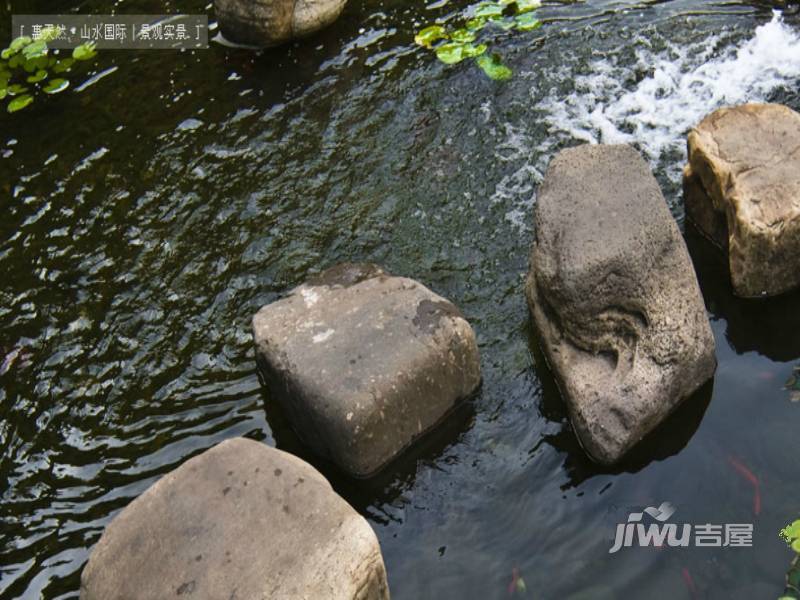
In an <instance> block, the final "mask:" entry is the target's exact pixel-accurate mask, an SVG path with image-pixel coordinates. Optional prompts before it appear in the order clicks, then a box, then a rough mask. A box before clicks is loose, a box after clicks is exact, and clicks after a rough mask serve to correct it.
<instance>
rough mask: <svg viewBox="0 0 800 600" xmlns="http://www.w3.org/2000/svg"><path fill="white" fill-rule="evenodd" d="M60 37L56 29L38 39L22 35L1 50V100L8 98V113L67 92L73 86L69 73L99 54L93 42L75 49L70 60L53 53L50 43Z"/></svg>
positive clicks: (47, 30)
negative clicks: (37, 99)
mask: <svg viewBox="0 0 800 600" xmlns="http://www.w3.org/2000/svg"><path fill="white" fill-rule="evenodd" d="M57 35H58V30H57V29H56V28H54V27H48V28H45V29H43V30H42V32H41V35H40V36H39V37H37V39H35V40H34V39H32V38H30V37H28V36H21V37H18V38H15V39H14V40H13V41H12V42H11V43H10V44H9V45H8V48H5V49H3V50H2V51H0V101H3V100H6V99H8V103H7V104H6V111H7V112H9V113H15V112H17V111H20V110H22V109H23V108H25V107H27V106H30V105H31V104H32V103H33V101H34V98H35V97H36V94H37V93H43V94H48V95H52V94H58V93H59V92H63V91H64V90H66V89H67V88H68V87H69V80H68V79H67V78H66V75H65V74H66V73H69V72H70V71H71V70H72V68H73V67H74V65H75V63H76V61H87V60H90V59H92V58H94V57H95V56H96V55H97V52H96V50H95V44H94V43H92V42H87V43H84V44H81V45H80V46H78V47H77V48H75V49H73V51H72V56H70V57H64V58H62V57H60V56H59V55H57V54H55V53H51V52H50V49H49V48H48V46H47V43H48V42H50V41H52V40H54V39H55V38H56V37H57ZM54 75H56V77H54Z"/></svg>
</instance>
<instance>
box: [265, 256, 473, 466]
mask: <svg viewBox="0 0 800 600" xmlns="http://www.w3.org/2000/svg"><path fill="white" fill-rule="evenodd" d="M253 334H254V336H255V341H256V355H257V359H258V361H259V365H260V367H261V371H262V374H263V376H264V379H265V381H266V383H267V385H268V387H269V390H270V392H271V395H272V397H273V398H275V399H277V400H278V401H279V402H281V404H282V405H283V407H284V410H285V412H286V414H287V416H288V418H289V420H290V422H291V424H292V426H293V428H294V429H295V431H297V433H298V434H299V435H300V437H301V438H302V439H303V440H304V441H305V442H306V443H307V444H308V445H309V446H311V447H312V448H313V449H314V450H315V451H316V452H317V453H319V454H321V455H322V456H324V457H327V458H329V459H330V460H332V461H333V462H335V463H336V464H338V465H339V466H340V467H341V468H342V469H344V470H345V471H347V472H348V473H350V474H352V475H355V476H357V477H366V476H369V475H371V474H373V473H375V472H376V471H378V470H380V469H381V468H382V467H383V466H385V465H386V464H387V463H388V462H389V461H390V460H391V459H392V458H394V457H395V456H396V455H397V454H399V453H400V452H401V451H402V450H403V449H404V448H405V447H406V446H408V445H409V444H410V443H411V442H412V441H413V440H414V439H415V438H416V437H418V436H420V435H421V434H423V433H425V432H426V431H427V430H429V429H430V428H432V427H433V426H434V425H436V424H437V422H439V421H440V420H441V419H443V418H444V417H445V416H446V415H447V414H448V413H449V412H450V410H451V409H453V408H454V407H455V406H456V404H457V403H458V401H459V400H461V399H464V398H465V397H467V396H469V395H470V394H471V393H472V392H473V391H474V390H475V389H476V388H477V387H478V385H479V383H480V361H479V357H478V349H477V345H476V342H475V334H474V333H473V331H472V328H471V327H470V326H469V323H467V321H466V320H465V319H464V318H463V316H462V315H461V313H460V312H459V310H458V309H457V308H456V307H455V306H453V304H451V303H450V302H448V301H447V300H445V299H444V298H442V297H440V296H437V295H436V294H434V293H433V292H431V291H430V290H428V289H427V288H426V287H425V286H423V285H422V284H420V283H418V282H416V281H413V280H411V279H406V278H403V277H392V276H389V275H388V274H386V273H385V272H384V271H382V270H381V269H380V268H378V267H376V266H374V265H351V264H344V265H339V266H337V267H333V268H331V269H328V270H327V271H324V272H323V273H322V274H321V275H319V276H318V277H316V278H314V279H312V280H310V281H308V282H306V283H305V284H303V285H301V286H299V287H297V288H295V289H294V290H292V291H291V292H290V293H289V295H288V297H286V298H283V299H281V300H279V301H277V302H274V303H272V304H269V305H267V306H265V307H264V308H262V309H261V310H260V311H259V312H258V314H256V316H255V317H254V318H253Z"/></svg>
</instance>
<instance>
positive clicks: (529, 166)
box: [0, 0, 800, 600]
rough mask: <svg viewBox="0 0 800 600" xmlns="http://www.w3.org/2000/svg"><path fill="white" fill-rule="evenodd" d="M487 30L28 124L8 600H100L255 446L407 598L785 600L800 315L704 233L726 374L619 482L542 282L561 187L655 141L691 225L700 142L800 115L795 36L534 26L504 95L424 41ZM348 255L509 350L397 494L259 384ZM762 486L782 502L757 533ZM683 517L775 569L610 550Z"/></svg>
mask: <svg viewBox="0 0 800 600" xmlns="http://www.w3.org/2000/svg"><path fill="white" fill-rule="evenodd" d="M114 6H115V9H116V10H118V11H120V12H123V11H124V12H130V13H154V12H163V11H170V10H179V9H180V10H181V11H184V12H195V13H203V12H207V11H210V10H211V9H210V8H207V7H206V5H205V4H204V3H201V2H194V1H189V2H182V3H180V6H178V3H175V2H155V1H154V0H153V1H147V0H133V1H120V2H117V3H115V5H114ZM165 6H166V8H165ZM467 6H468V3H467V2H465V1H463V0H460V1H456V2H450V3H444V4H442V3H441V2H437V3H435V4H432V5H431V6H426V5H424V4H423V3H419V4H417V5H408V4H407V3H403V2H399V1H396V0H387V1H384V2H377V1H375V0H371V1H369V2H368V1H366V0H351V2H350V4H349V5H348V7H347V9H346V10H345V13H344V14H343V16H342V18H341V19H340V20H339V21H338V22H337V23H336V24H335V25H334V26H333V27H331V28H330V29H328V30H326V31H324V32H322V33H321V34H319V35H318V36H316V37H314V38H311V39H309V40H306V41H303V42H301V43H296V44H292V45H290V46H288V47H285V48H280V49H274V50H269V51H265V52H262V53H260V54H258V55H255V54H253V53H251V52H248V51H243V50H236V49H230V48H225V47H222V46H219V45H217V44H215V45H213V46H212V47H211V48H210V49H209V50H205V51H196V52H184V53H172V52H149V53H148V52H104V53H101V55H100V58H99V61H98V63H97V64H96V72H95V73H94V75H103V76H102V77H100V78H99V79H96V80H95V81H94V83H92V84H91V85H88V86H87V87H86V88H85V89H84V90H83V91H81V92H74V93H70V94H63V95H62V96H61V97H59V98H57V99H56V100H57V101H55V100H54V101H53V102H52V103H50V104H47V105H45V104H41V105H40V106H39V107H37V106H36V105H34V106H33V107H32V108H31V109H29V110H28V109H26V111H24V112H23V113H19V114H17V115H13V116H12V117H9V116H0V123H1V125H2V136H0V156H1V157H2V158H0V202H2V208H3V219H2V221H0V283H1V285H0V331H1V332H2V333H0V347H2V356H0V365H2V369H0V373H1V374H0V494H2V504H1V506H0V565H1V566H0V597H2V598H39V597H45V598H77V596H78V587H79V577H80V571H81V568H82V566H83V564H84V563H85V561H86V559H87V557H88V553H89V550H90V549H91V546H92V545H93V544H94V543H95V542H96V541H97V540H98V538H99V536H100V535H101V533H102V530H103V527H104V526H105V525H106V524H107V523H108V522H109V521H110V520H111V518H112V517H113V516H114V515H115V514H117V513H118V512H119V511H120V510H121V509H122V508H123V507H124V506H126V505H127V504H128V503H129V502H130V501H131V500H132V499H133V498H135V497H136V496H137V495H139V494H140V493H142V492H143V491H144V490H145V489H146V488H147V487H148V486H149V485H151V484H152V483H153V482H154V481H156V480H157V479H158V478H159V477H160V476H162V475H163V474H164V473H166V472H168V471H169V470H171V469H174V468H175V467H177V466H178V465H180V464H181V463H182V462H184V461H185V460H186V459H187V458H189V457H191V456H194V455H196V454H198V453H200V452H202V451H203V450H205V449H207V448H209V447H211V446H213V445H214V444H216V443H218V442H220V441H222V440H224V439H227V438H230V437H233V436H238V435H244V436H248V437H251V438H253V439H257V440H261V441H264V442H265V443H267V444H270V445H277V446H278V447H280V448H282V449H285V450H289V451H291V452H295V453H297V454H299V455H300V456H302V457H303V458H306V459H307V460H310V461H311V462H312V463H313V464H315V465H316V466H317V467H319V468H320V469H322V470H323V472H325V473H326V475H328V476H329V477H330V478H331V479H332V481H333V483H334V486H335V487H336V489H337V490H338V491H339V492H340V493H341V494H342V495H343V496H344V497H345V498H347V499H348V501H350V502H351V503H352V504H353V506H355V507H356V508H357V509H358V510H359V511H360V512H361V513H362V514H363V515H364V516H365V517H366V518H367V519H368V520H369V521H370V523H371V524H372V525H373V527H374V528H375V531H376V532H377V535H378V538H379V539H380V542H381V546H382V548H383V552H384V556H385V561H386V566H387V569H388V573H389V580H390V586H391V589H392V596H393V598H395V599H419V598H447V599H450V598H452V599H472V598H475V599H489V598H507V597H509V591H508V585H509V583H510V581H511V573H512V569H514V568H517V569H518V570H519V572H520V574H521V575H522V576H523V577H524V579H525V582H526V584H527V588H528V595H527V597H530V598H540V599H541V598H546V599H550V598H572V599H573V600H575V599H577V598H580V597H583V598H592V599H595V598H599V599H604V598H618V599H623V598H641V597H648V598H653V599H654V600H655V599H662V598H663V599H679V598H692V597H695V598H710V599H717V598H719V599H723V598H725V599H730V598H741V599H743V600H744V599H747V600H751V599H756V598H768V599H769V598H776V597H777V596H778V595H779V594H780V592H781V590H782V587H783V575H784V573H785V571H786V568H787V567H788V564H789V560H790V556H791V555H790V552H789V551H788V549H787V548H786V547H785V544H784V543H783V542H782V541H781V540H780V539H779V538H778V537H777V531H778V530H779V528H780V527H782V526H783V525H785V524H786V523H787V522H789V521H790V520H792V519H794V518H797V517H798V513H800V502H799V501H798V500H797V497H798V496H797V486H796V481H797V468H796V466H795V465H796V457H797V456H798V454H799V453H800V438H798V436H797V422H798V421H797V419H798V410H800V405H798V404H793V403H792V402H791V401H790V396H789V393H788V392H787V391H786V390H784V389H783V383H784V381H786V379H787V378H788V377H789V375H790V374H791V372H792V369H793V367H794V366H795V365H796V364H797V363H798V362H800V317H799V316H798V314H800V312H798V310H797V305H798V304H797V303H798V300H800V296H798V295H797V294H794V295H790V296H787V297H783V298H779V299H775V300H771V301H767V302H753V301H742V300H737V299H735V298H734V297H733V296H732V294H731V289H730V283H729V281H728V280H727V278H726V276H725V271H724V263H722V262H721V259H720V257H719V256H718V255H716V253H715V252H714V251H713V249H711V248H708V247H707V245H706V244H705V242H704V241H703V240H701V239H698V237H697V236H696V235H694V234H693V233H692V232H691V231H689V232H687V238H688V241H689V247H690V250H691V252H692V255H693V258H694V259H695V262H696V263H697V267H698V273H699V277H700V281H701V286H702V288H703V293H704V296H705V299H706V303H707V306H708V310H709V315H710V317H711V319H712V326H713V330H714V334H715V337H716V341H717V355H718V359H719V367H718V369H717V372H716V376H715V378H714V381H713V382H711V383H709V385H707V386H706V387H704V388H703V389H702V390H701V391H700V392H699V393H698V394H697V395H696V396H695V397H693V398H692V399H691V400H690V401H689V402H688V403H687V404H686V405H685V406H684V407H683V408H682V409H681V410H680V411H679V412H678V413H676V414H675V415H674V417H673V418H671V419H670V421H669V422H668V423H666V424H665V425H664V426H663V427H661V428H660V429H659V431H658V432H657V434H655V435H654V436H653V437H652V438H651V439H649V440H647V442H646V443H645V444H643V446H642V447H641V448H640V449H639V450H638V451H637V452H636V453H635V455H634V456H632V457H631V459H630V460H629V461H627V462H626V463H625V464H624V465H622V466H621V467H620V468H618V469H614V470H608V469H601V468H598V467H597V466H595V465H593V464H592V463H591V462H589V461H588V460H587V459H586V457H585V456H584V454H583V453H582V451H581V450H580V448H579V447H578V444H577V442H576V439H575V437H574V435H573V434H572V432H571V430H570V428H569V424H568V421H567V417H566V413H565V409H564V406H563V403H562V402H561V400H560V398H559V397H558V394H557V392H556V390H555V387H554V384H553V382H552V378H551V377H550V376H549V374H548V373H547V371H546V369H545V368H544V365H543V361H542V359H541V355H540V353H539V351H538V349H537V345H536V339H535V337H534V336H533V334H532V332H531V329H530V324H529V318H528V314H527V309H526V306H525V301H524V296H523V289H522V288H523V277H524V273H525V271H526V269H527V254H528V249H529V247H530V243H531V238H532V231H531V229H530V225H531V221H532V219H531V210H532V207H533V205H534V203H535V190H536V186H537V185H538V183H540V181H541V178H542V174H543V172H544V169H545V168H546V166H547V163H548V162H549V160H550V158H551V157H552V156H553V155H554V154H555V153H556V152H557V151H558V150H559V149H560V148H563V147H567V146H571V145H575V144H577V143H583V142H587V141H588V142H627V143H632V144H634V145H636V146H637V147H638V148H639V149H640V150H641V151H642V152H643V153H644V155H645V156H646V157H647V158H648V160H649V161H650V162H651V164H652V166H653V168H654V170H655V173H656V176H657V178H658V179H659V182H660V183H661V185H662V188H663V190H664V193H665V197H666V199H667V202H668V203H669V205H670V207H671V209H672V211H673V213H674V215H675V217H676V219H677V220H678V221H679V222H680V223H683V208H682V199H681V192H680V178H679V175H680V169H681V167H682V165H683V162H684V161H685V150H684V140H685V134H686V131H687V129H688V128H689V127H690V126H691V125H692V124H694V123H695V122H696V121H697V120H699V119H700V118H701V117H702V116H703V115H704V114H706V113H707V112H709V111H711V110H713V109H714V108H715V107H717V106H719V105H722V104H727V103H736V102H742V101H748V100H768V101H778V102H783V103H786V104H788V105H789V106H792V107H793V108H795V109H800V94H798V89H800V88H799V87H798V84H800V16H798V14H797V10H796V9H790V8H787V9H786V10H785V11H784V14H783V17H779V16H776V15H775V14H773V12H772V8H773V6H771V5H769V4H762V3H737V2H703V1H701V0H674V1H671V2H639V3H631V2H618V1H607V0H591V1H589V2H585V3H576V4H575V3H573V4H556V3H551V4H548V5H547V6H545V7H544V8H543V9H542V10H541V14H542V16H543V18H545V20H546V23H545V25H544V27H542V28H541V29H539V30H538V31H536V32H533V33H528V34H523V33H517V34H511V35H509V34H501V33H498V34H497V36H496V40H495V41H494V48H495V49H496V50H497V51H499V52H501V53H502V54H503V56H504V58H505V61H506V62H507V63H508V64H509V66H511V67H512V68H513V69H514V71H515V76H514V78H513V79H512V80H511V81H509V82H506V83H502V84H498V83H496V82H492V81H489V80H488V79H486V78H485V77H484V76H483V74H482V73H481V72H480V71H479V70H478V69H477V68H475V67H474V65H471V64H468V63H465V64H462V65H458V66H455V67H448V66H445V65H442V64H439V63H437V62H436V61H435V58H434V57H433V56H432V55H431V54H430V53H427V52H424V51H422V50H421V49H418V48H415V47H414V44H413V35H414V33H415V31H416V30H418V29H419V28H420V27H422V26H423V25H425V24H427V23H430V22H432V21H433V20H434V19H437V18H439V19H443V20H447V19H457V18H458V16H459V15H460V14H461V13H462V12H463V10H464V9H465V8H466V7H467ZM11 10H12V6H11V5H10V3H7V4H6V5H5V6H2V7H0V34H2V36H3V38H2V39H8V36H9V31H8V27H9V22H10V19H9V18H8V17H9V15H10V14H11ZM13 10H14V11H15V12H19V13H23V12H49V13H54V12H59V11H60V12H69V11H80V12H103V11H107V10H108V7H107V5H105V3H102V2H99V1H86V2H75V1H74V0H71V1H67V0H64V1H58V2H54V1H53V0H48V1H47V2H45V1H44V0H29V1H22V0H20V1H18V2H15V3H14V6H13ZM91 75H92V74H89V75H86V78H87V79H88V78H89V77H90V76H91ZM344 260H351V261H363V260H366V261H373V262H377V263H380V264H382V265H384V266H385V267H386V268H387V269H388V270H389V271H391V272H393V273H396V274H402V275H407V276H412V277H414V278H417V279H419V280H420V281H422V282H424V283H426V284H427V285H428V286H429V287H431V288H432V289H433V290H435V291H436V292H438V293H440V294H443V295H445V296H446V297H448V298H450V299H452V300H453V301H454V302H456V304H458V305H459V306H460V307H461V308H462V310H463V311H464V313H465V314H466V315H467V317H468V318H469V320H470V321H471V323H472V324H473V326H474V328H475V330H476V332H477V335H478V340H479V344H480V350H481V354H482V368H483V374H484V383H483V386H482V389H481V391H480V393H479V394H478V396H477V397H476V398H475V399H474V400H473V401H472V402H471V403H470V404H469V405H468V406H466V407H465V408H464V410H462V411H461V413H460V414H457V415H455V416H454V418H453V419H452V420H451V421H450V422H448V423H447V425H446V426H445V427H443V428H442V429H441V430H439V431H437V432H436V433H435V434H434V435H432V436H430V437H429V438H427V439H426V440H425V441H424V443H422V444H420V445H419V446H418V447H416V448H415V449H414V450H413V451H412V452H410V453H408V454H407V455H405V456H404V457H403V458H402V459H401V460H400V461H398V462H397V463H395V464H393V465H392V467H391V468H390V469H389V470H388V471H387V472H386V473H384V474H383V475H382V476H380V477H378V478H376V479H375V480H372V481H369V482H355V481H351V480H348V479H347V478H345V477H343V476H341V475H339V474H337V473H336V471H335V470H334V469H332V468H331V467H330V466H329V465H326V464H324V463H322V462H321V461H319V460H317V459H316V458H315V457H314V456H312V455H310V454H309V453H308V452H307V451H306V450H305V449H304V448H303V447H302V445H300V443H299V442H298V440H297V438H296V437H295V436H294V435H293V434H292V432H291V431H290V429H289V428H288V426H287V424H286V421H285V419H284V416H283V415H282V414H281V412H280V410H279V409H278V407H277V406H276V405H275V404H274V403H273V402H272V401H271V400H270V398H269V397H268V396H266V395H265V394H264V392H263V391H262V389H261V386H260V385H259V381H258V377H257V375H256V373H255V363H254V358H253V348H252V340H251V334H250V329H249V327H250V326H249V322H250V318H251V316H252V315H253V314H254V313H255V312H256V311H257V310H258V308H259V307H260V306H262V305H263V304H265V303H268V302H271V301H273V300H275V299H276V298H278V297H279V296H280V294H281V293H283V292H285V291H286V290H288V289H289V288H291V287H292V286H294V285H296V284H299V283H300V282H302V281H303V280H304V279H305V278H307V277H308V276H309V275H311V274H314V273H316V272H318V271H320V270H321V269H323V268H325V267H327V266H330V265H332V264H334V263H336V262H339V261H344ZM733 461H736V462H738V463H741V464H743V465H745V466H746V467H747V468H748V469H750V470H751V471H752V472H753V473H754V474H756V476H757V477H758V478H759V481H760V492H761V496H762V503H761V507H760V510H759V511H758V514H755V512H756V510H755V509H756V507H755V505H754V490H753V487H752V486H751V484H750V483H749V482H748V481H747V480H746V479H745V478H743V477H742V476H741V474H740V473H739V472H738V471H737V470H736V469H735V468H734V467H733V466H732V464H733ZM663 501H669V502H671V503H673V504H674V505H675V506H676V507H677V510H678V512H677V513H676V515H675V519H676V520H677V522H688V523H697V524H701V523H753V524H754V527H755V534H754V546H753V548H752V549H732V548H728V549H713V548H691V549H668V550H656V549H653V548H648V549H638V548H637V549H632V550H628V551H624V552H620V553H618V554H614V555H610V554H608V550H609V548H610V547H611V543H612V541H613V536H614V528H615V525H616V523H618V522H621V521H624V520H625V519H626V518H627V515H628V513H629V512H630V511H631V510H641V508H642V507H644V506H647V505H655V506H657V505H659V504H660V503H661V502H663ZM690 582H691V583H690ZM580 594H583V596H581V595H580ZM515 597H524V596H519V594H517V595H516V596H515Z"/></svg>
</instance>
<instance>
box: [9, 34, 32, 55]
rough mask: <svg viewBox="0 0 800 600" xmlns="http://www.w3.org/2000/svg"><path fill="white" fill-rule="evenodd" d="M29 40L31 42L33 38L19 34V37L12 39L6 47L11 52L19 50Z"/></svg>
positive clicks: (28, 42)
mask: <svg viewBox="0 0 800 600" xmlns="http://www.w3.org/2000/svg"><path fill="white" fill-rule="evenodd" d="M31 42H33V40H32V39H31V38H29V37H28V36H27V35H23V36H20V37H18V38H16V39H14V40H13V41H12V42H11V43H10V44H9V45H8V49H9V50H11V52H19V51H20V50H22V49H23V48H24V47H25V46H27V45H28V44H30V43H31Z"/></svg>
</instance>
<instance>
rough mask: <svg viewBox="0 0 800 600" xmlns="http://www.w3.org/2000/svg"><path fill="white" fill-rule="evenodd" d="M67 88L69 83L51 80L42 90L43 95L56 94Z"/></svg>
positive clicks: (63, 80) (64, 80)
mask: <svg viewBox="0 0 800 600" xmlns="http://www.w3.org/2000/svg"><path fill="white" fill-rule="evenodd" d="M68 87H69V81H67V80H66V79H51V80H50V81H48V82H47V85H46V86H44V87H43V88H42V91H43V92H44V93H45V94H57V93H59V92H63V91H64V90H65V89H67V88H68Z"/></svg>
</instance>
